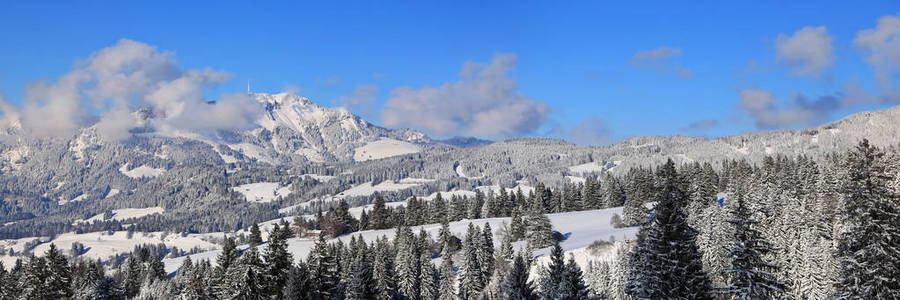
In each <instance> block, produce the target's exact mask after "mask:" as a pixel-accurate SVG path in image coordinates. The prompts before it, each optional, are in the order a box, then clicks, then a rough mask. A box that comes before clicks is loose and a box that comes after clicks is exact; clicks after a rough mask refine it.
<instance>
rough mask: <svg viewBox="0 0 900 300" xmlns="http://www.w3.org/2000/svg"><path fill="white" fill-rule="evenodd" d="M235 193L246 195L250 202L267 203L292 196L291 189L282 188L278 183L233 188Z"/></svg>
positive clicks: (252, 184) (249, 184) (243, 185)
mask: <svg viewBox="0 0 900 300" xmlns="http://www.w3.org/2000/svg"><path fill="white" fill-rule="evenodd" d="M231 189H233V190H234V191H235V192H238V193H241V195H244V198H246V199H247V201H250V202H258V203H267V202H272V201H275V200H276V199H278V197H284V196H287V195H290V194H291V189H290V187H286V186H281V184H279V183H278V182H257V183H248V184H242V185H239V186H236V187H232V188H231Z"/></svg>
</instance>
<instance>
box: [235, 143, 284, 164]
mask: <svg viewBox="0 0 900 300" xmlns="http://www.w3.org/2000/svg"><path fill="white" fill-rule="evenodd" d="M228 148H231V149H232V150H235V151H238V152H241V154H244V156H246V157H250V158H255V159H256V160H257V161H259V162H264V163H268V164H274V163H275V160H274V159H272V156H271V155H269V154H268V153H266V152H267V151H266V149H265V148H263V147H260V146H257V145H254V144H249V143H240V144H229V145H228ZM223 159H225V158H224V157H223Z"/></svg>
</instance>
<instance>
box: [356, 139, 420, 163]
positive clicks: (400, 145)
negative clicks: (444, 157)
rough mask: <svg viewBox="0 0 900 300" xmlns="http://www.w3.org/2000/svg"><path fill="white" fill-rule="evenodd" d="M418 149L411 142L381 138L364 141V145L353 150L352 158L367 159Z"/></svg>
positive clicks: (417, 150)
mask: <svg viewBox="0 0 900 300" xmlns="http://www.w3.org/2000/svg"><path fill="white" fill-rule="evenodd" d="M419 151H421V149H419V146H416V145H415V144H413V143H409V142H404V141H398V140H394V139H388V138H382V139H380V140H377V141H374V142H369V143H366V144H365V145H364V146H362V147H359V148H356V149H355V150H353V160H356V161H367V160H372V159H381V158H386V157H391V156H397V155H404V154H410V153H418V152H419Z"/></svg>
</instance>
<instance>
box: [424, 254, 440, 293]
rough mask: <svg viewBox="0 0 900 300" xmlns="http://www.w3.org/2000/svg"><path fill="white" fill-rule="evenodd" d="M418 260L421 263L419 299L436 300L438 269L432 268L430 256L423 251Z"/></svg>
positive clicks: (438, 279)
mask: <svg viewBox="0 0 900 300" xmlns="http://www.w3.org/2000/svg"><path fill="white" fill-rule="evenodd" d="M419 262H420V263H421V266H420V267H419V270H420V273H419V285H420V286H419V299H421V300H436V299H437V298H438V297H439V296H440V292H439V290H438V288H440V286H439V284H440V283H439V281H440V276H439V275H438V271H437V269H435V268H434V264H432V263H431V258H430V257H429V256H428V255H426V254H425V253H423V254H422V257H421V258H420V259H419Z"/></svg>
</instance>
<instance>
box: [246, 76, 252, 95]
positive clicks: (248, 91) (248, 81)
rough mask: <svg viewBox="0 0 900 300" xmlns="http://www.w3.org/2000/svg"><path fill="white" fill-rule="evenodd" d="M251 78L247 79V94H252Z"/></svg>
mask: <svg viewBox="0 0 900 300" xmlns="http://www.w3.org/2000/svg"><path fill="white" fill-rule="evenodd" d="M250 94H251V93H250V80H249V79H247V95H250Z"/></svg>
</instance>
